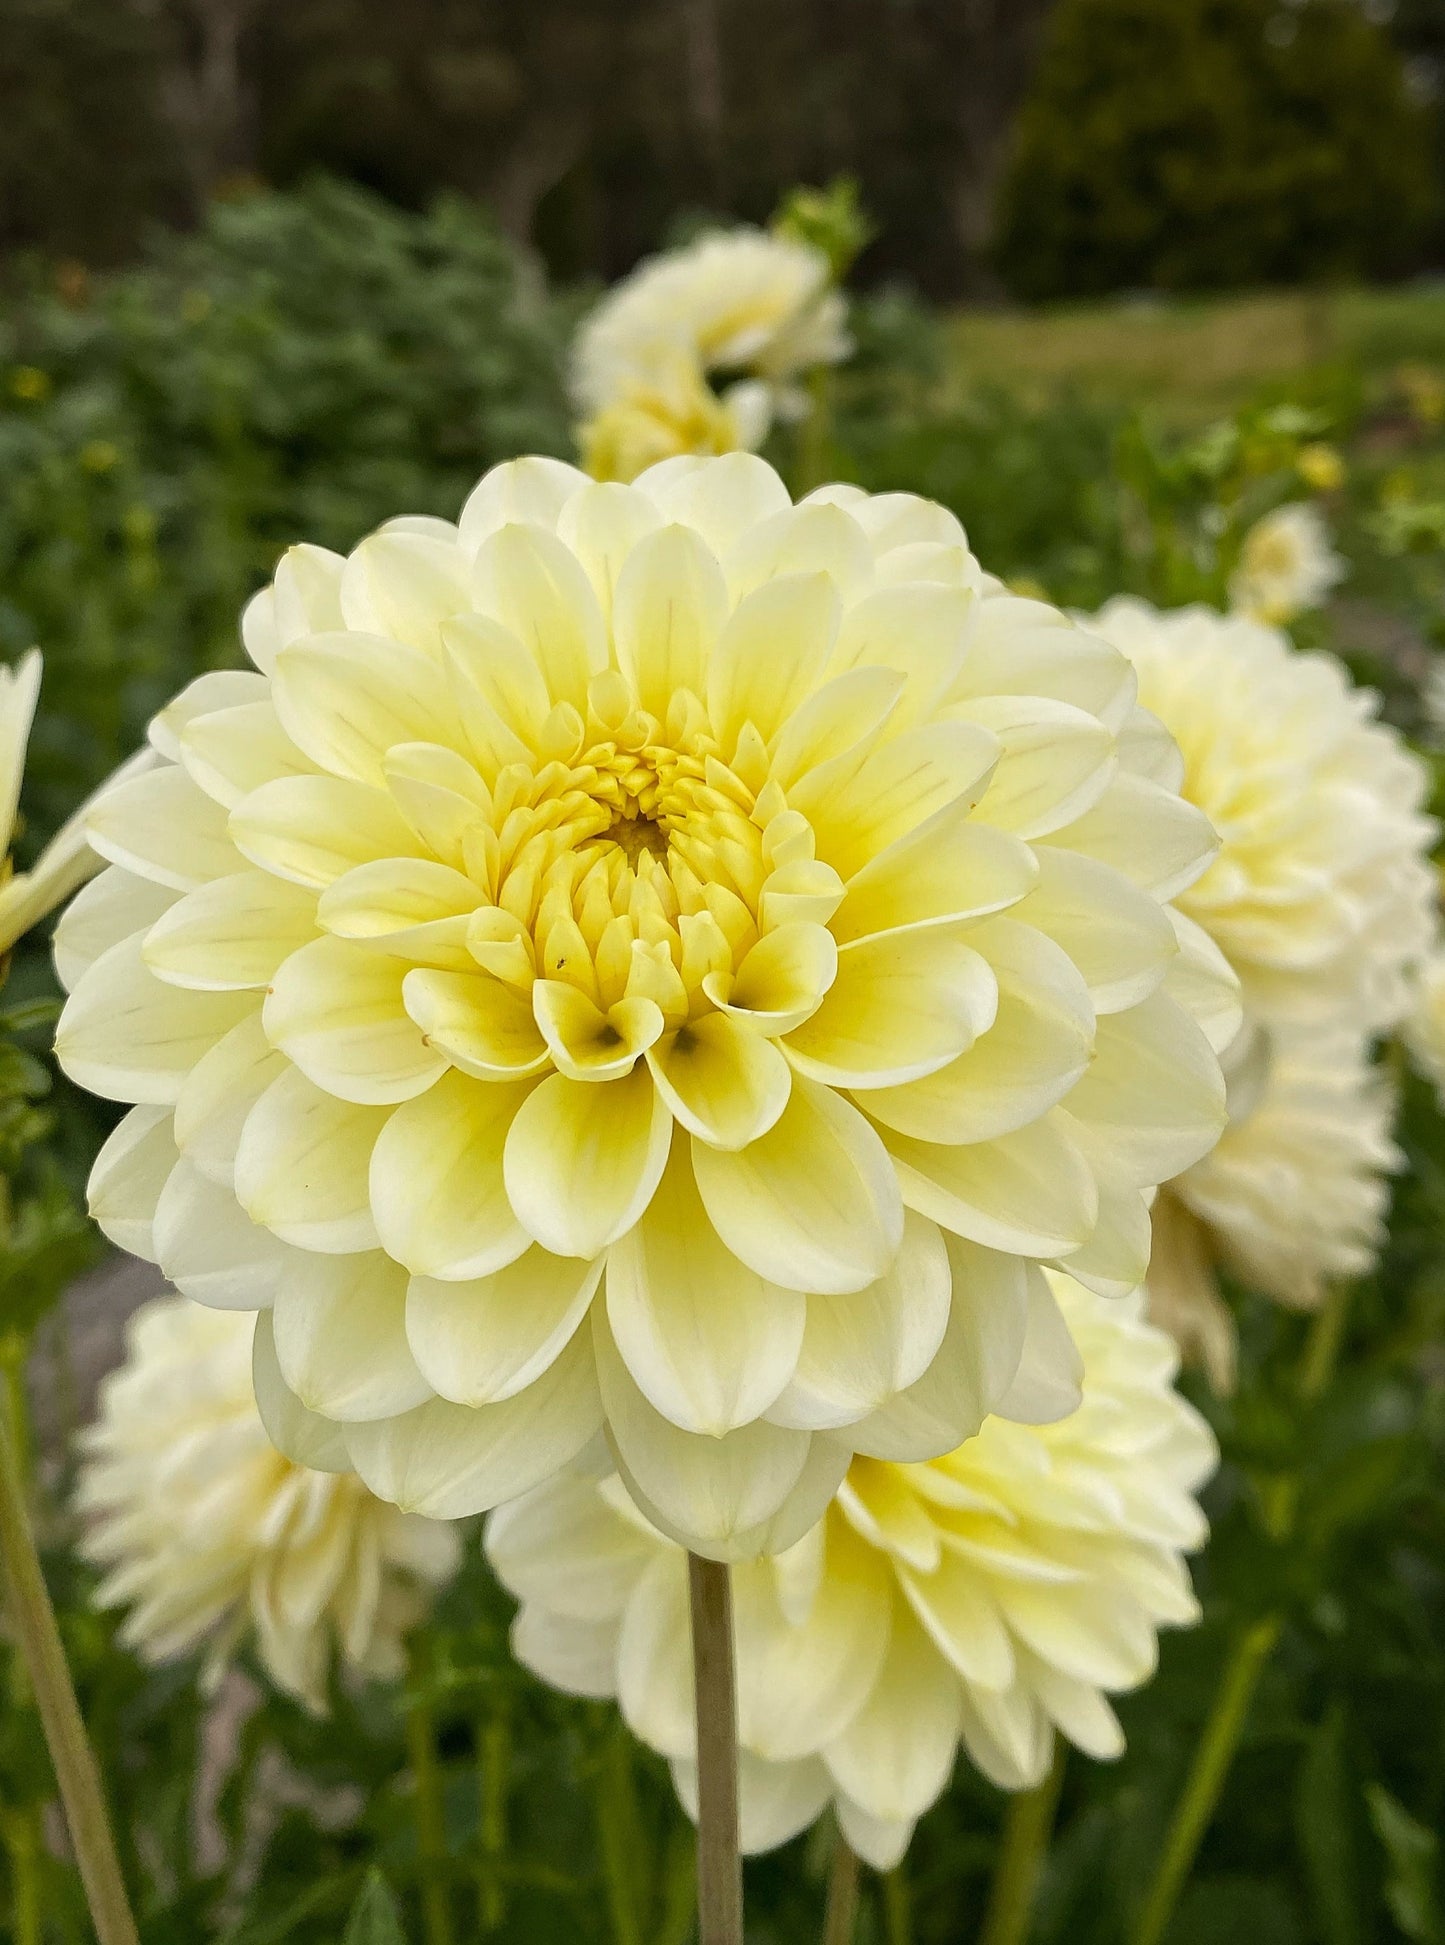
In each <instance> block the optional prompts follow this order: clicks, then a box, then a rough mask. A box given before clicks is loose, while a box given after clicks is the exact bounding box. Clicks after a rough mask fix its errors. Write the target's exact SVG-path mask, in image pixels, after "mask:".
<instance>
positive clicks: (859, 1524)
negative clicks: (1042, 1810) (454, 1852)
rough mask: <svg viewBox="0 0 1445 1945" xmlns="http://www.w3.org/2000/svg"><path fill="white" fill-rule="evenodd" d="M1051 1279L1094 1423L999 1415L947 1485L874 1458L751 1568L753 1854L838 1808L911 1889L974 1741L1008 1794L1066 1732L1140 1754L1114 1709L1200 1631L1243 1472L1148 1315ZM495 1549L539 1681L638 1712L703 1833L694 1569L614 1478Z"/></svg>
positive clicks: (578, 1492) (943, 1476) (510, 1526)
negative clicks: (1181, 1386)
mask: <svg viewBox="0 0 1445 1945" xmlns="http://www.w3.org/2000/svg"><path fill="white" fill-rule="evenodd" d="M1049 1282H1050V1285H1051V1286H1052V1288H1053V1291H1054V1293H1055V1295H1056V1297H1057V1301H1058V1309H1057V1310H1054V1311H1053V1312H1052V1315H1051V1316H1049V1317H1048V1319H1047V1328H1048V1329H1049V1330H1057V1329H1059V1328H1061V1324H1060V1312H1061V1313H1062V1319H1064V1320H1066V1321H1067V1326H1068V1329H1069V1330H1070V1331H1071V1332H1072V1335H1073V1339H1074V1342H1075V1343H1076V1344H1077V1346H1078V1350H1079V1352H1080V1354H1081V1358H1082V1402H1081V1403H1080V1404H1079V1406H1078V1408H1077V1409H1076V1410H1075V1411H1074V1412H1073V1413H1072V1414H1071V1415H1070V1416H1068V1417H1066V1418H1064V1419H1063V1420H1061V1421H1060V1422H1058V1423H1054V1424H1044V1425H1021V1424H1012V1423H1009V1422H1007V1421H1006V1420H1004V1419H1002V1418H990V1419H988V1420H987V1421H986V1423H985V1424H984V1426H983V1428H982V1430H981V1431H980V1432H979V1433H978V1435H977V1437H975V1438H972V1439H970V1440H969V1441H968V1442H967V1443H966V1444H964V1445H962V1446H961V1447H960V1448H959V1449H958V1451H956V1452H954V1453H952V1454H950V1455H949V1456H948V1457H946V1458H941V1459H936V1460H934V1461H933V1462H932V1463H931V1464H926V1465H889V1464H886V1463H881V1462H879V1461H878V1460H874V1459H857V1460H855V1461H854V1463H853V1465H852V1467H851V1468H850V1470H849V1473H848V1476H847V1479H846V1480H845V1482H844V1484H843V1486H842V1487H841V1489H840V1491H839V1493H838V1496H837V1498H836V1500H835V1501H834V1503H833V1505H832V1506H831V1507H830V1508H829V1510H828V1513H827V1515H826V1518H825V1519H824V1520H823V1522H822V1523H821V1524H820V1525H818V1526H815V1527H814V1528H813V1529H812V1531H811V1532H810V1533H808V1534H807V1535H806V1536H805V1538H804V1539H802V1540H801V1541H799V1542H798V1544H797V1545H796V1546H794V1547H793V1548H792V1549H791V1550H790V1551H789V1552H787V1553H785V1554H781V1555H779V1556H777V1557H776V1558H774V1559H772V1560H767V1561H753V1562H749V1563H748V1564H746V1565H744V1566H742V1567H739V1568H736V1569H734V1573H733V1599H734V1604H735V1608H734V1611H735V1617H736V1619H735V1625H736V1631H737V1664H738V1669H737V1672H738V1709H739V1736H740V1741H741V1745H742V1758H741V1768H740V1776H741V1788H742V1806H741V1807H742V1829H743V1847H744V1849H745V1850H750V1851H757V1850H767V1849H770V1848H771V1847H772V1846H773V1845H775V1844H780V1843H783V1842H784V1841H785V1840H786V1839H788V1838H789V1837H792V1836H795V1835H796V1834H797V1832H798V1831H800V1830H801V1829H803V1828H804V1827H805V1825H807V1824H809V1823H811V1822H812V1820H813V1819H814V1818H815V1817H816V1816H817V1815H818V1813H819V1812H820V1811H821V1810H822V1809H823V1807H824V1805H825V1804H827V1803H828V1802H829V1800H830V1799H831V1800H832V1801H833V1802H834V1804H835V1805H836V1809H837V1814H838V1818H839V1821H840V1823H841V1826H842V1828H843V1831H844V1833H845V1835H846V1836H847V1839H848V1841H849V1843H850V1844H851V1845H852V1847H853V1848H854V1850H855V1851H857V1852H858V1853H859V1855H860V1856H862V1857H864V1858H866V1859H867V1860H868V1861H869V1862H870V1863H872V1864H874V1865H876V1866H877V1867H878V1868H879V1869H882V1870H886V1869H889V1868H890V1867H891V1866H892V1865H894V1864H896V1863H897V1861H898V1859H899V1858H900V1857H901V1856H902V1854H903V1851H904V1850H905V1848H906V1847H907V1844H908V1840H909V1838H910V1837H911V1835H912V1832H913V1826H914V1824H915V1823H916V1821H917V1819H918V1818H919V1817H920V1816H921V1815H922V1814H923V1812H924V1811H925V1810H927V1809H928V1808H929V1806H930V1805H931V1804H932V1803H933V1802H934V1801H935V1800H936V1799H937V1798H938V1796H939V1795H940V1794H941V1793H942V1791H943V1789H944V1787H945V1786H946V1784H947V1781H948V1777H949V1773H950V1771H951V1770H952V1767H953V1762H954V1755H955V1752H956V1749H957V1747H958V1745H959V1743H960V1742H962V1744H963V1746H964V1748H965V1749H966V1750H967V1752H968V1754H969V1756H970V1757H971V1758H972V1760H973V1761H974V1762H975V1763H976V1764H977V1765H978V1767H979V1768H980V1769H981V1770H982V1771H983V1773H984V1774H985V1775H986V1776H988V1777H989V1778H991V1779H992V1780H993V1781H994V1782H995V1783H997V1784H999V1785H1000V1786H1001V1787H1002V1788H1004V1789H1007V1790H1019V1789H1026V1788H1029V1787H1031V1786H1032V1785H1033V1784H1036V1783H1038V1782H1040V1781H1042V1779H1043V1777H1044V1776H1045V1774H1046V1773H1047V1771H1048V1768H1049V1764H1050V1761H1051V1759H1052V1751H1053V1739H1054V1733H1055V1731H1056V1730H1057V1731H1058V1732H1060V1733H1061V1734H1062V1735H1064V1736H1065V1737H1066V1738H1067V1739H1068V1740H1069V1741H1070V1742H1073V1743H1074V1744H1076V1745H1077V1746H1078V1747H1079V1748H1080V1749H1082V1750H1084V1751H1085V1752H1086V1753H1087V1754H1089V1755H1091V1756H1095V1757H1100V1758H1107V1757H1111V1756H1117V1755H1118V1754H1119V1752H1120V1751H1121V1749H1122V1748H1123V1742H1124V1739H1123V1735H1122V1732H1121V1730H1120V1727H1119V1723H1118V1719H1117V1717H1116V1716H1115V1714H1114V1711H1113V1709H1112V1708H1111V1707H1110V1705H1109V1702H1108V1699H1107V1698H1108V1695H1109V1694H1110V1693H1112V1692H1116V1691H1119V1690H1123V1689H1129V1688H1133V1687H1135V1686H1136V1685H1137V1684H1138V1683H1140V1682H1143V1681H1145V1680H1147V1679H1148V1677H1149V1676H1150V1674H1151V1673H1152V1672H1153V1669H1154V1664H1155V1659H1156V1653H1157V1646H1156V1632H1157V1630H1158V1629H1159V1628H1160V1627H1163V1626H1180V1625H1184V1624H1187V1623H1189V1622H1192V1621H1194V1620H1195V1619H1197V1616H1198V1609H1197V1606H1196V1604H1195V1600H1194V1595H1193V1592H1192V1590H1191V1588H1190V1584H1189V1577H1188V1573H1187V1571H1186V1569H1185V1567H1184V1563H1183V1555H1184V1554H1185V1553H1187V1552H1189V1551H1191V1550H1193V1549H1194V1548H1196V1547H1198V1546H1200V1545H1202V1544H1203V1541H1204V1537H1205V1531H1206V1529H1205V1523H1204V1518H1203V1515H1202V1514H1201V1512H1200V1510H1199V1507H1198V1505H1197V1504H1196V1502H1195V1498H1194V1495H1195V1493H1196V1492H1197V1490H1198V1489H1199V1487H1200V1486H1201V1484H1202V1483H1203V1482H1204V1480H1206V1479H1207V1478H1208V1477H1209V1475H1210V1474H1211V1473H1212V1471H1213V1470H1214V1466H1215V1463H1216V1461H1217V1456H1218V1455H1217V1452H1216V1448H1215V1445H1214V1440H1213V1437H1212V1435H1211V1433H1210V1431H1209V1428H1208V1426H1207V1425H1206V1424H1205V1423H1204V1421H1203V1419H1201V1418H1200V1417H1199V1416H1198V1414H1197V1413H1196V1412H1195V1411H1194V1410H1193V1408H1192V1407H1191V1406H1190V1405H1188V1404H1186V1403H1185V1401H1184V1400H1183V1399H1182V1398H1180V1397H1179V1396H1178V1395H1177V1394H1176V1393H1175V1392H1174V1391H1173V1389H1172V1388H1171V1380H1172V1379H1173V1376H1174V1373H1175V1370H1176V1368H1177V1361H1178V1360H1177V1356H1176V1353H1175V1350H1174V1346H1173V1345H1172V1343H1171V1342H1170V1340H1169V1338H1168V1337H1167V1336H1165V1335H1164V1334H1163V1333H1162V1332H1161V1331H1158V1330H1155V1329H1153V1328H1151V1326H1150V1325H1148V1324H1147V1323H1146V1322H1144V1320H1143V1318H1142V1315H1141V1309H1140V1303H1139V1300H1138V1297H1137V1295H1135V1296H1130V1297H1125V1298H1113V1299H1103V1298H1099V1297H1097V1296H1094V1295H1092V1294H1091V1293H1090V1292H1089V1291H1087V1290H1085V1289H1083V1288H1082V1287H1081V1286H1080V1285H1079V1284H1077V1283H1075V1282H1073V1280H1072V1279H1071V1278H1068V1277H1063V1276H1059V1275H1057V1274H1054V1275H1051V1276H1050V1278H1049ZM1041 1348H1042V1347H1041ZM1041 1362H1042V1366H1043V1368H1044V1370H1045V1371H1047V1372H1051V1371H1052V1370H1053V1368H1054V1362H1055V1361H1054V1359H1053V1357H1052V1356H1051V1355H1049V1354H1048V1353H1045V1354H1044V1356H1043V1358H1042V1360H1041ZM1049 1381H1051V1380H1046V1382H1049ZM1031 1382H1033V1380H1032V1377H1031V1374H1030V1372H1029V1371H1028V1370H1027V1369H1026V1370H1025V1372H1024V1374H1023V1376H1022V1378H1021V1383H1022V1384H1023V1385H1024V1386H1025V1387H1027V1386H1029V1385H1030V1383H1031ZM486 1550H487V1555H488V1558H489V1559H490V1560H491V1563H492V1565H493V1567H494V1568H495V1569H496V1571H497V1573H498V1575H499V1576H500V1578H501V1580H502V1581H503V1583H504V1584H505V1585H506V1586H507V1587H508V1588H509V1589H510V1591H511V1592H512V1593H513V1594H514V1595H515V1596H516V1597H517V1598H518V1600H519V1601H520V1602H521V1610H520V1612H519V1614H518V1616H517V1619H516V1622H515V1623H514V1627H513V1636H512V1640H513V1647H514V1650H515V1652H516V1654H517V1656H518V1658H519V1660H521V1661H522V1662H524V1663H525V1664H526V1665H527V1666H528V1667H529V1668H531V1669H532V1670H533V1671H534V1672H535V1673H536V1674H538V1675H540V1676H541V1677H542V1678H543V1680H545V1681H549V1682H551V1683H553V1684H554V1685H555V1686H557V1687H559V1688H562V1689H565V1690H567V1691H568V1692H569V1693H572V1694H582V1695H595V1696H611V1695H615V1696H616V1697H617V1698H618V1700H619V1702H620V1704H621V1708H622V1712H623V1715H624V1716H625V1718H626V1720H627V1722H628V1725H629V1727H630V1728H631V1729H632V1730H633V1732H634V1733H635V1734H636V1735H638V1736H639V1737H641V1738H642V1740H643V1741H645V1742H647V1743H650V1744H651V1746H652V1747H653V1748H654V1749H656V1750H658V1751H659V1752H660V1753H661V1754H662V1755H663V1756H665V1757H667V1758H668V1759H669V1760H670V1762H671V1764H672V1768H673V1775H674V1777H675V1779H676V1782H677V1786H678V1791H679V1794H680V1795H681V1796H682V1798H683V1800H684V1802H685V1803H687V1805H688V1806H689V1808H690V1809H691V1810H692V1811H693V1812H694V1813H695V1810H696V1804H695V1793H696V1780H695V1771H694V1766H693V1765H694V1749H695V1744H694V1728H693V1711H692V1687H691V1670H690V1664H689V1660H688V1653H687V1640H688V1631H687V1573H686V1565H685V1561H684V1558H683V1555H682V1553H681V1551H680V1550H679V1549H678V1548H677V1547H676V1546H674V1545H673V1544H672V1543H671V1542H669V1541H668V1540H666V1539H664V1538H663V1537H662V1536H661V1535H660V1534H659V1533H657V1532H656V1531H655V1530H654V1529H652V1528H651V1527H649V1526H648V1524H647V1522H646V1521H645V1520H644V1519H642V1517H641V1516H640V1515H639V1514H638V1513H637V1512H636V1511H635V1510H634V1508H633V1507H632V1506H631V1504H630V1502H629V1500H628V1498H627V1495H626V1493H625V1492H623V1491H622V1490H621V1489H620V1485H619V1482H618V1481H617V1480H616V1479H615V1478H611V1479H606V1480H603V1481H602V1482H600V1483H599V1482H597V1481H595V1480H592V1479H584V1478H579V1477H575V1476H571V1477H568V1476H564V1477H561V1478H557V1479H553V1480H550V1481H549V1482H548V1483H547V1484H546V1485H544V1486H540V1487H538V1488H537V1489H536V1490H535V1491H533V1492H531V1493H529V1494H528V1495H527V1496H526V1497H525V1498H523V1499H521V1500H518V1501H516V1502H515V1503H514V1504H512V1505H510V1506H504V1507H501V1508H499V1509H498V1511H496V1512H495V1513H493V1514H492V1515H491V1517H490V1518H489V1520H488V1522H487V1528H486Z"/></svg>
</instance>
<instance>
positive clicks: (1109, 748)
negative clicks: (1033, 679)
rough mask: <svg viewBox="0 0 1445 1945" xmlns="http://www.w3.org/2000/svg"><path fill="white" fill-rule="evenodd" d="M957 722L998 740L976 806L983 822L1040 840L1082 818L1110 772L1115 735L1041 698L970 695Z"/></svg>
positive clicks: (1080, 712) (959, 705) (1060, 704)
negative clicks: (990, 771)
mask: <svg viewBox="0 0 1445 1945" xmlns="http://www.w3.org/2000/svg"><path fill="white" fill-rule="evenodd" d="M954 708H955V710H956V712H957V714H958V716H959V718H960V719H961V720H963V721H966V722H971V723H978V724H980V725H981V726H982V727H983V728H985V729H988V730H991V731H992V732H993V734H994V735H995V736H996V737H997V738H998V743H999V760H998V767H997V769H996V770H995V771H994V773H993V778H992V781H991V782H990V784H989V787H988V789H987V791H986V792H985V793H984V797H983V801H982V803H980V805H979V807H978V816H979V817H980V818H981V819H982V821H983V822H984V823H985V824H993V825H996V826H997V827H998V829H999V830H1002V831H1013V832H1015V833H1016V834H1017V835H1018V836H1019V837H1027V838H1039V837H1044V836H1046V835H1047V834H1048V833H1049V832H1050V831H1056V830H1059V829H1061V828H1062V826H1064V825H1065V824H1068V823H1070V822H1071V821H1072V820H1073V819H1075V818H1077V817H1080V816H1081V815H1082V814H1083V813H1084V812H1085V811H1086V810H1088V809H1089V808H1090V806H1091V805H1093V804H1095V803H1097V802H1098V800H1099V798H1100V797H1101V796H1102V795H1103V793H1104V790H1105V788H1106V787H1107V785H1108V783H1109V779H1110V778H1111V777H1112V776H1113V774H1114V769H1115V755H1114V738H1113V736H1112V735H1111V734H1110V733H1109V730H1108V729H1107V727H1106V726H1105V725H1104V724H1103V723H1101V722H1100V721H1099V719H1098V718H1097V716H1092V715H1090V714H1089V713H1088V712H1087V711H1086V710H1083V709H1074V708H1072V707H1071V706H1070V705H1069V704H1068V703H1063V702H1056V701H1054V700H1053V699H1052V698H1049V697H1045V696H976V697H973V698H972V699H971V700H970V701H968V702H962V703H956V704H955V705H954Z"/></svg>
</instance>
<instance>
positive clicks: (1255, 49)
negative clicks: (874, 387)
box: [997, 0, 1435, 297]
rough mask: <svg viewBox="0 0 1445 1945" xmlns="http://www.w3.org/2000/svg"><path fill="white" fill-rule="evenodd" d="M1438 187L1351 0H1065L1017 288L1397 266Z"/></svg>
mask: <svg viewBox="0 0 1445 1945" xmlns="http://www.w3.org/2000/svg"><path fill="white" fill-rule="evenodd" d="M1434 195H1435V189H1434V184H1433V180H1432V165H1431V162H1430V158H1429V152H1428V142H1427V136H1426V130H1425V123H1424V118H1423V116H1422V114H1421V112H1420V111H1419V110H1418V109H1417V108H1416V107H1415V105H1414V104H1413V103H1412V101H1411V99H1410V97H1409V95H1408V93H1407V91H1406V87H1405V82H1404V76H1403V71H1402V69H1401V65H1400V60H1399V57H1398V55H1397V54H1396V52H1395V51H1394V49H1393V48H1392V47H1391V46H1390V44H1389V42H1388V41H1387V40H1386V38H1385V37H1384V35H1383V33H1382V32H1381V31H1380V30H1379V29H1377V28H1376V27H1374V26H1373V25H1372V24H1371V23H1370V21H1369V20H1368V19H1367V18H1366V14H1365V10H1364V9H1362V8H1360V7H1358V6H1356V5H1354V4H1352V0H1299V3H1298V4H1292V5H1285V4H1281V3H1280V0H1060V4H1059V6H1058V8H1057V11H1056V13H1055V15H1054V18H1053V21H1052V23H1051V28H1050V33H1049V38H1048V42H1047V45H1046V49H1045V53H1044V57H1043V61H1042V64H1041V67H1040V71H1039V73H1038V76H1037V78H1036V80H1035V84H1034V88H1033V91H1032V94H1031V95H1030V97H1029V100H1028V102H1027V103H1026V105H1025V107H1024V109H1023V111H1022V112H1021V114H1020V116H1019V120H1018V123H1017V125H1016V128H1015V137H1014V154H1013V162H1012V167H1011V170H1010V173H1009V175H1008V177H1007V179H1006V182H1005V184H1004V188H1003V191H1002V195H1001V202H1000V206H999V211H998V219H997V239H998V240H997V260H998V263H999V265H1000V268H1001V270H1002V272H1003V275H1004V277H1005V279H1006V281H1007V282H1008V283H1009V285H1010V287H1011V288H1012V289H1014V290H1015V291H1017V292H1018V293H1019V294H1020V295H1022V296H1027V297H1055V296H1062V295H1066V294H1067V295H1081V294H1086V293H1090V292H1099V291H1109V290H1120V289H1131V288H1136V287H1150V288H1155V289H1161V290H1188V289H1197V288H1203V287H1209V286H1223V287H1239V286H1242V285H1251V284H1260V283H1279V282H1292V281H1296V280H1300V279H1306V280H1309V279H1320V278H1342V277H1357V276H1362V275H1380V274H1391V273H1397V272H1398V271H1399V270H1400V269H1402V268H1405V267H1408V266H1409V265H1410V264H1411V263H1412V262H1413V261H1414V257H1413V255H1412V253H1413V251H1414V250H1415V249H1416V248H1417V246H1418V244H1419V241H1420V238H1421V236H1422V233H1423V230H1424V226H1425V225H1426V223H1427V222H1428V220H1429V218H1430V215H1431V209H1432V203H1433V200H1434Z"/></svg>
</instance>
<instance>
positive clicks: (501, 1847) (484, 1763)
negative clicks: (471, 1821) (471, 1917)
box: [477, 1705, 512, 1938]
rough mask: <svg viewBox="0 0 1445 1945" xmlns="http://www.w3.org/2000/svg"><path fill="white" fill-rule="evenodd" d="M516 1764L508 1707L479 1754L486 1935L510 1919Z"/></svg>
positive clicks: (481, 1906) (489, 1728)
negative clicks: (507, 1886) (510, 1800)
mask: <svg viewBox="0 0 1445 1945" xmlns="http://www.w3.org/2000/svg"><path fill="white" fill-rule="evenodd" d="M511 1761H512V1724H511V1720H510V1717H509V1716H508V1714H507V1711H506V1708H505V1706H504V1705H501V1706H499V1707H498V1708H497V1710H496V1711H495V1713H494V1714H493V1715H492V1716H491V1717H490V1718H489V1719H488V1721H487V1723H486V1724H485V1726H484V1727H483V1729H482V1732H481V1736H480V1738H479V1748H478V1751H477V1795H478V1808H479V1811H480V1815H479V1817H478V1825H479V1828H478V1831H477V1838H478V1844H479V1848H480V1850H481V1859H482V1870H481V1881H480V1884H479V1887H478V1894H477V1919H478V1923H479V1924H480V1927H481V1931H482V1936H483V1937H484V1938H486V1937H490V1936H491V1934H492V1933H493V1932H495V1931H500V1930H501V1926H502V1920H503V1918H504V1917H505V1916H506V1896H505V1892H504V1889H503V1884H502V1866H503V1864H504V1863H505V1861H506V1854H507V1785H508V1778H509V1772H510V1769H511Z"/></svg>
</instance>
